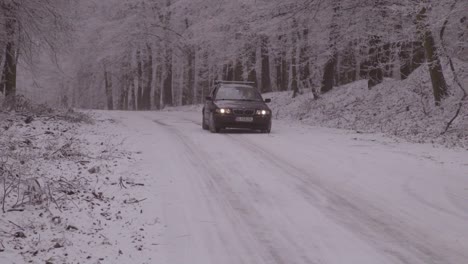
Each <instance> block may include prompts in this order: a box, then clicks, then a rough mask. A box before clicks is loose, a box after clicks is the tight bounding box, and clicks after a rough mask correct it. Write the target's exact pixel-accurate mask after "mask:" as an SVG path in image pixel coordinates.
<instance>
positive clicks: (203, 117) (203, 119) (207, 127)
mask: <svg viewBox="0 0 468 264" xmlns="http://www.w3.org/2000/svg"><path fill="white" fill-rule="evenodd" d="M202 128H203V130H208V129H210V127H209V126H208V125H207V124H206V123H205V114H203V116H202Z"/></svg>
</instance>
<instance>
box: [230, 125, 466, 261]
mask: <svg viewBox="0 0 468 264" xmlns="http://www.w3.org/2000/svg"><path fill="white" fill-rule="evenodd" d="M223 135H224V136H225V137H226V138H229V139H231V140H233V141H235V142H237V143H238V144H240V145H242V146H243V147H245V148H247V149H249V150H250V151H251V152H252V153H255V155H256V156H257V158H258V159H266V160H268V161H269V164H271V165H272V166H274V167H276V168H277V169H278V170H281V171H283V172H285V173H287V174H288V175H291V176H293V177H294V179H296V187H297V188H298V189H299V190H300V191H301V192H302V193H303V194H304V195H305V196H306V197H307V198H308V200H309V201H310V202H311V203H312V204H313V205H314V206H316V207H318V208H319V209H321V210H322V211H323V212H324V213H326V215H329V216H330V217H331V218H332V219H334V220H335V222H337V223H340V224H342V225H343V226H345V227H347V228H348V230H351V231H352V232H354V233H355V234H356V235H358V236H360V237H362V238H363V239H364V240H365V241H369V243H373V244H374V247H376V249H378V250H380V251H381V252H383V253H385V254H387V255H390V256H392V257H394V259H395V261H398V262H399V263H405V264H415V263H424V264H427V263H434V264H447V263H453V264H462V263H463V262H461V261H462V260H466V259H468V255H467V253H466V252H465V253H461V252H457V251H454V250H451V249H449V248H446V247H445V246H444V245H443V244H432V243H433V242H431V241H428V240H427V237H426V236H425V235H424V234H423V233H418V232H417V231H416V230H417V229H416V228H414V227H410V226H406V224H405V223H403V222H401V221H398V220H397V219H394V217H393V216H391V215H389V214H388V213H386V212H384V211H383V210H381V209H380V208H378V207H376V206H374V205H372V204H371V203H370V202H369V201H366V200H364V199H361V198H359V197H357V196H356V195H355V194H349V193H348V194H347V195H346V196H345V195H343V194H341V193H340V190H335V189H332V188H331V186H330V185H327V184H326V183H325V182H323V181H322V180H319V179H316V178H313V177H311V175H310V173H309V172H307V171H304V170H302V169H301V168H298V167H296V166H294V165H293V164H291V163H289V162H288V161H285V160H284V159H282V158H280V157H278V156H276V155H275V154H273V153H270V152H269V151H267V150H266V149H264V148H263V147H261V146H259V145H258V144H257V143H256V142H253V141H251V140H249V139H246V138H245V137H243V138H242V139H240V138H239V137H234V136H232V135H230V134H223ZM317 194H320V196H321V197H325V198H326V200H327V203H328V205H325V204H323V203H318V202H317V201H316V197H317ZM431 244H432V245H431ZM395 247H396V248H395ZM408 251H409V252H408ZM408 253H411V254H408Z"/></svg>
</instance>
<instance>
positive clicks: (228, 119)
mask: <svg viewBox="0 0 468 264" xmlns="http://www.w3.org/2000/svg"><path fill="white" fill-rule="evenodd" d="M253 84H254V83H250V82H227V81H216V85H215V88H214V89H213V90H212V91H211V93H210V96H207V97H206V102H205V105H204V107H203V118H202V122H203V123H202V127H203V129H209V130H210V131H211V132H212V133H217V132H219V131H220V130H221V129H226V128H242V129H254V130H260V131H261V132H263V133H270V131H271V110H270V108H268V106H267V105H266V103H269V102H270V99H266V100H263V98H262V95H261V94H260V93H259V92H258V91H257V89H256V88H255V87H254V86H253Z"/></svg>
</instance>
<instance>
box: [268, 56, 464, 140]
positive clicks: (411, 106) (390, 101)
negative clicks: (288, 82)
mask: <svg viewBox="0 0 468 264" xmlns="http://www.w3.org/2000/svg"><path fill="white" fill-rule="evenodd" d="M457 67H461V68H460V69H459V70H458V72H459V73H461V74H462V75H461V77H462V80H463V83H464V84H465V86H466V87H468V85H467V84H468V64H466V63H465V64H461V63H458V65H457ZM445 74H446V75H447V76H448V80H450V82H449V83H450V84H451V90H450V92H451V95H450V97H449V98H447V99H446V100H445V101H444V102H443V103H442V106H441V107H435V105H434V102H433V97H432V90H431V86H430V78H429V74H428V72H427V70H426V68H424V67H420V68H419V69H417V70H416V71H415V72H414V73H413V74H412V75H411V76H410V77H409V78H408V79H406V80H393V79H386V80H385V81H384V82H383V83H382V84H380V85H377V86H376V87H373V88H372V89H371V90H369V89H368V88H367V81H366V80H361V81H357V82H354V83H351V84H348V85H344V86H340V87H336V88H334V89H333V90H332V91H330V92H329V93H327V94H324V95H322V96H321V97H320V98H319V99H318V100H314V97H313V95H312V93H310V92H304V93H303V94H301V95H299V96H298V97H297V98H294V99H293V98H292V97H291V92H274V93H268V94H265V95H264V97H265V98H271V99H272V103H271V105H270V106H271V108H272V109H273V114H274V116H275V118H278V119H297V120H302V121H303V122H305V123H307V124H313V125H318V126H326V127H333V128H344V129H350V130H355V131H360V132H371V133H384V134H386V135H390V136H395V137H396V138H404V139H407V140H410V141H412V142H421V143H422V142H426V143H436V144H442V145H445V146H448V147H452V146H458V147H463V148H468V102H464V106H463V108H462V111H461V113H460V115H459V117H458V118H457V119H456V120H455V121H454V122H453V124H452V126H451V127H450V128H449V129H448V131H447V132H446V133H445V134H443V135H441V134H442V132H443V131H444V130H445V128H446V126H447V122H449V120H450V119H451V118H453V116H454V115H455V113H456V110H457V107H458V103H459V100H460V98H461V95H460V94H461V93H460V91H459V88H458V87H456V86H455V84H454V83H452V80H453V77H452V74H451V72H450V71H446V73H445ZM466 87H465V88H466Z"/></svg>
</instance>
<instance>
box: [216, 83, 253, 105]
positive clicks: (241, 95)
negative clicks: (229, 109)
mask: <svg viewBox="0 0 468 264" xmlns="http://www.w3.org/2000/svg"><path fill="white" fill-rule="evenodd" d="M216 100H240V101H262V96H261V95H260V93H259V92H257V91H256V90H255V88H253V87H252V86H224V87H223V86H222V87H220V88H219V90H218V92H217V93H216Z"/></svg>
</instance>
